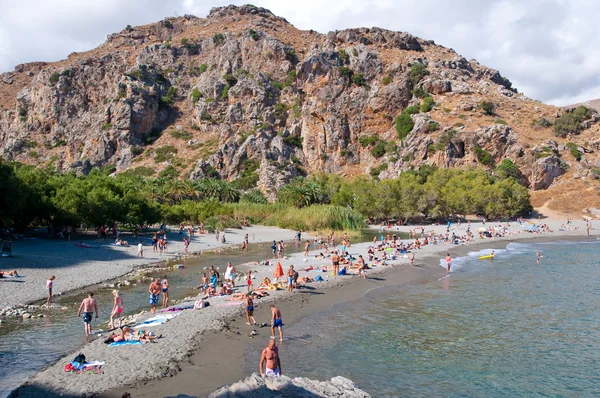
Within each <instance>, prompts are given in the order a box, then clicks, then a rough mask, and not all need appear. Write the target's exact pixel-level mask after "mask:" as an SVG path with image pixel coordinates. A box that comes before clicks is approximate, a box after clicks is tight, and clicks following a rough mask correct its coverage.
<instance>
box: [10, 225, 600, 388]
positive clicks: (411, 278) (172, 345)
mask: <svg viewBox="0 0 600 398" xmlns="http://www.w3.org/2000/svg"><path fill="white" fill-rule="evenodd" d="M564 222H565V221H564V220H542V221H541V223H542V224H547V225H548V227H549V228H550V229H551V230H553V231H554V232H548V233H540V234H535V233H528V232H523V231H522V228H521V226H519V225H518V224H516V223H511V224H510V225H511V226H510V227H509V233H510V234H509V235H507V236H505V237H496V238H491V239H479V238H478V237H476V239H475V240H474V241H472V242H468V243H464V244H460V245H450V244H448V243H446V244H440V245H429V246H426V247H422V248H421V249H419V250H417V253H416V257H415V265H414V266H411V265H410V263H409V260H408V259H407V258H400V259H398V260H396V261H393V262H392V263H391V264H390V266H378V267H375V268H373V269H372V270H370V271H369V279H367V280H363V279H362V278H357V277H356V276H343V277H332V276H331V275H329V273H320V275H322V276H323V277H324V278H326V279H327V280H326V281H325V282H318V283H311V284H309V285H308V287H307V288H304V289H298V290H297V291H296V292H294V293H288V292H286V291H277V292H270V293H273V294H271V295H270V296H269V297H267V298H263V299H260V300H257V301H255V304H256V307H257V310H256V311H255V316H256V319H257V322H259V323H261V322H269V318H270V315H269V304H271V303H273V302H275V303H276V304H277V306H278V308H280V309H281V311H282V314H283V319H284V322H285V324H286V326H289V325H292V324H293V323H294V322H296V321H298V320H300V319H302V318H303V317H305V316H308V315H310V314H312V313H314V312H316V311H319V310H323V309H327V308H329V307H331V305H333V304H335V303H338V302H342V301H346V300H351V299H353V298H357V297H361V296H362V295H364V294H365V292H366V291H368V290H369V289H373V288H377V287H379V286H383V285H388V284H396V285H398V284H414V283H424V282H427V281H430V280H432V278H439V277H440V275H443V274H445V272H446V271H445V270H444V269H443V268H442V267H441V266H440V259H441V258H442V257H443V256H445V253H447V252H449V253H450V254H451V255H452V256H453V257H459V256H462V255H465V254H466V253H468V252H470V251H476V250H481V249H488V248H489V249H492V248H500V247H505V246H506V244H508V243H509V242H512V241H521V240H529V239H538V240H539V239H544V240H560V239H561V238H568V239H586V237H585V224H584V223H583V222H582V221H574V225H573V226H572V227H573V228H578V229H573V230H567V229H565V228H562V227H561V226H562V225H563V224H564ZM490 225H498V224H497V223H488V225H486V226H485V227H489V226H490ZM480 227H482V226H481V225H479V224H477V223H472V224H471V230H472V231H474V232H476V231H477V230H478V229H479V228H480ZM254 228H260V227H254ZM414 228H415V227H414V226H411V227H393V228H392V229H391V231H389V233H390V234H392V233H394V232H408V230H410V229H414ZM424 228H425V231H426V233H427V232H428V231H430V230H432V229H433V230H434V231H435V232H436V234H440V233H444V232H445V231H446V226H445V225H444V226H425V227H424ZM466 228H467V224H462V225H461V226H460V228H459V227H458V226H457V225H452V226H451V232H455V233H456V234H457V235H458V236H460V235H462V234H464V232H465V230H466ZM561 229H563V230H562V231H561ZM274 232H276V231H274ZM244 233H245V232H243V231H241V232H240V235H239V236H240V241H241V238H243V234H244ZM591 233H592V234H595V233H596V231H595V230H594V229H592V230H591ZM282 234H283V232H279V235H278V236H279V237H278V238H273V239H279V238H283V236H282ZM285 234H286V236H285V238H288V237H291V236H293V232H292V233H290V232H285ZM256 236H257V238H258V236H259V234H258V233H256ZM213 239H214V237H213ZM230 240H231V241H233V237H232V239H230ZM265 240H267V241H268V240H272V239H270V238H269V239H265ZM215 243H216V242H215ZM368 246H369V243H361V244H355V245H352V247H351V248H350V249H349V252H350V253H352V254H354V255H358V254H362V255H363V256H365V255H366V251H367V249H368ZM315 253H316V252H314V251H313V252H311V253H310V255H309V256H308V257H307V258H306V260H305V258H304V256H303V255H302V253H298V254H294V255H290V256H289V257H288V259H285V260H283V261H281V263H282V265H283V268H284V271H285V270H287V267H288V266H289V265H290V264H294V265H296V268H297V269H302V268H305V267H308V266H309V265H312V266H313V267H315V268H316V267H318V266H322V265H329V264H330V260H328V259H327V260H316V259H315V258H314V254H315ZM247 267H250V268H251V269H253V270H256V272H255V273H254V274H253V275H254V280H255V281H256V282H257V283H260V281H262V279H263V278H264V277H265V276H272V274H273V269H274V266H273V265H270V266H263V265H260V266H258V265H247V266H245V267H238V274H240V273H241V272H243V271H244V270H245V269H247ZM391 270H393V271H391ZM386 271H388V272H386ZM315 275H317V272H316V271H309V272H304V271H300V276H311V277H314V276H315ZM45 277H46V276H45V274H44V277H43V278H44V279H43V280H42V282H43V281H44V280H45ZM105 279H106V278H105ZM98 282H99V281H98ZM244 285H245V283H244ZM244 285H242V286H241V290H242V291H245V286H244ZM42 286H43V285H42ZM209 302H210V303H211V306H210V307H208V308H204V309H201V310H186V311H181V315H179V316H177V317H176V318H175V319H173V320H171V321H169V322H167V323H165V324H163V325H160V326H155V327H152V328H151V330H153V331H155V332H156V333H158V334H162V335H163V338H162V339H160V340H159V342H158V343H156V344H145V345H143V346H126V347H108V346H107V345H105V344H103V342H102V339H98V340H95V341H93V342H91V343H90V344H88V345H86V346H85V347H83V348H82V350H81V352H83V353H84V354H85V355H86V358H88V360H100V361H106V365H105V366H104V369H103V370H104V374H102V375H93V376H92V377H86V379H85V383H82V382H81V379H80V378H78V377H77V376H75V375H73V374H69V373H65V372H64V371H63V367H64V364H65V363H66V362H68V361H69V360H71V359H72V358H73V357H74V356H75V355H76V354H77V353H73V354H72V355H68V356H67V358H66V359H65V360H61V361H59V362H58V363H56V364H55V365H53V366H50V367H48V368H47V369H45V370H44V371H42V372H40V373H38V374H37V375H36V376H35V377H33V378H32V379H31V380H30V381H29V382H28V383H27V384H26V385H25V386H24V387H22V388H20V389H19V390H17V391H16V392H15V393H14V394H13V396H19V397H29V396H40V395H41V394H44V393H48V392H50V391H51V392H53V393H59V394H66V395H67V394H68V395H72V396H82V395H83V394H87V395H89V394H99V395H100V396H103V397H111V398H112V397H120V396H121V394H122V393H123V392H124V391H129V392H131V393H132V394H133V396H135V397H156V396H169V395H177V394H180V393H182V394H188V395H191V396H206V395H207V394H209V393H210V392H212V391H213V390H215V389H216V388H218V387H220V386H222V385H224V384H228V383H231V382H234V381H237V380H239V379H240V378H242V377H245V376H247V374H246V373H245V372H246V369H245V363H244V360H243V353H244V351H245V349H246V347H247V342H248V339H249V337H248V335H247V334H248V333H249V332H250V331H252V330H253V329H255V330H257V331H258V333H259V335H258V336H257V337H256V338H259V339H263V340H264V341H265V343H266V341H267V340H268V337H269V336H270V331H269V329H268V328H258V327H250V326H248V325H246V324H245V318H244V316H243V309H242V305H241V304H237V305H236V304H233V305H232V304H231V303H230V302H228V301H226V300H225V299H224V298H211V299H210V300H209ZM147 317H149V315H145V316H144V317H141V318H140V319H141V320H143V319H145V318H147ZM283 344H285V341H284V343H283ZM282 349H284V347H283V348H282ZM284 366H285V365H284Z"/></svg>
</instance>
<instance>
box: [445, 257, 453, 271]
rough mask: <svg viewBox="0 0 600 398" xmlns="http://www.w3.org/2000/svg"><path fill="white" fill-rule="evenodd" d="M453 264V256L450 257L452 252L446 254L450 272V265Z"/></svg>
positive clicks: (447, 266)
mask: <svg viewBox="0 0 600 398" xmlns="http://www.w3.org/2000/svg"><path fill="white" fill-rule="evenodd" d="M451 266H452V257H450V253H448V254H447V255H446V268H447V269H448V272H450V267H451Z"/></svg>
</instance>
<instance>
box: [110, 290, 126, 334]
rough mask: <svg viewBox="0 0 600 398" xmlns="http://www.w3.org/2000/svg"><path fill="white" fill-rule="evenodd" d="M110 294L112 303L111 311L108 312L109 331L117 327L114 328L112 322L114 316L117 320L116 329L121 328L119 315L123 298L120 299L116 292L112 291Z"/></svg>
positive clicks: (121, 310)
mask: <svg viewBox="0 0 600 398" xmlns="http://www.w3.org/2000/svg"><path fill="white" fill-rule="evenodd" d="M112 293H113V297H114V301H113V309H112V311H111V312H110V322H109V326H110V328H111V329H114V328H115V327H117V326H115V322H114V318H115V316H116V317H117V319H118V320H119V326H118V327H121V313H122V312H123V297H121V296H120V295H119V291H118V290H113V291H112Z"/></svg>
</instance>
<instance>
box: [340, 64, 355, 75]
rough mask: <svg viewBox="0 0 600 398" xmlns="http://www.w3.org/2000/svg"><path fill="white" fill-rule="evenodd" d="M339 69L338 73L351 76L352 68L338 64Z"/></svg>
mask: <svg viewBox="0 0 600 398" xmlns="http://www.w3.org/2000/svg"><path fill="white" fill-rule="evenodd" d="M339 71H340V75H342V76H344V77H350V76H352V70H351V69H350V68H348V67H347V66H340V67H339Z"/></svg>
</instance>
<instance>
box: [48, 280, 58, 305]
mask: <svg viewBox="0 0 600 398" xmlns="http://www.w3.org/2000/svg"><path fill="white" fill-rule="evenodd" d="M55 278H56V277H55V276H54V275H52V276H51V277H50V278H48V280H47V281H46V289H48V298H47V299H46V305H47V306H48V307H50V306H51V305H52V285H53V284H54V279H55Z"/></svg>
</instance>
